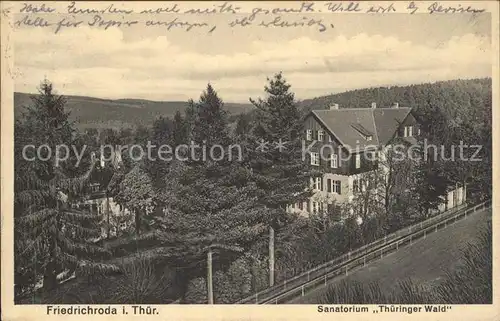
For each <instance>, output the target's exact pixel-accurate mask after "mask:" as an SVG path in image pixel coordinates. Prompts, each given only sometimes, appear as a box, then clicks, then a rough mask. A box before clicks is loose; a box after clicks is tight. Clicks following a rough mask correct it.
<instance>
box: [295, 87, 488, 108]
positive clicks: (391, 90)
mask: <svg viewBox="0 0 500 321" xmlns="http://www.w3.org/2000/svg"><path fill="white" fill-rule="evenodd" d="M485 98H489V99H490V100H491V78H483V79H470V80H450V81H442V82H436V83H429V84H421V85H409V86H392V87H377V88H366V89H356V90H352V91H346V92H343V93H338V94H332V95H327V96H321V97H317V98H313V99H306V100H303V101H302V102H301V105H302V106H303V107H304V108H305V109H306V110H312V109H327V108H328V106H329V105H330V104H332V103H337V104H339V105H340V106H339V107H340V108H363V107H366V108H369V107H370V106H371V103H372V102H376V103H377V106H378V107H389V106H391V105H392V104H393V103H394V102H398V103H399V105H400V106H406V107H414V108H418V107H419V106H422V105H423V104H428V103H430V102H437V103H440V104H442V107H443V108H444V109H446V110H448V111H450V112H451V113H452V114H455V113H457V112H459V110H460V109H466V108H471V107H478V106H479V105H480V104H481V103H482V102H483V100H484V99H485ZM484 103H487V102H486V101H484Z"/></svg>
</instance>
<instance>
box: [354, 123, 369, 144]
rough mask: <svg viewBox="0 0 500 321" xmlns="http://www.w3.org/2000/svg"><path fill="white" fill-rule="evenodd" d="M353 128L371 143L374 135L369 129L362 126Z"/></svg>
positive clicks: (355, 125) (356, 125) (358, 125)
mask: <svg viewBox="0 0 500 321" xmlns="http://www.w3.org/2000/svg"><path fill="white" fill-rule="evenodd" d="M351 126H352V128H354V129H355V130H356V131H357V132H358V134H360V135H361V136H362V137H363V138H364V139H365V140H366V141H371V140H372V138H373V133H372V132H370V131H369V130H368V129H366V128H365V127H363V125H361V124H352V125H351Z"/></svg>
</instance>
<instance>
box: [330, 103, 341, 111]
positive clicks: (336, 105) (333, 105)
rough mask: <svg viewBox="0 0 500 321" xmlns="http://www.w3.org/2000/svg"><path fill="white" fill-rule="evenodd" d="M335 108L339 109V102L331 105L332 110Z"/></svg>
mask: <svg viewBox="0 0 500 321" xmlns="http://www.w3.org/2000/svg"><path fill="white" fill-rule="evenodd" d="M335 109H339V104H331V105H330V110H335Z"/></svg>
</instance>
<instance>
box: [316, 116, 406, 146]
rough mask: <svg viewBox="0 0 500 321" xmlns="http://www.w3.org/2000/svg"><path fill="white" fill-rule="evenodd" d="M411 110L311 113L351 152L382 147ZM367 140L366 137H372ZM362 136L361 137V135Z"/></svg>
mask: <svg viewBox="0 0 500 321" xmlns="http://www.w3.org/2000/svg"><path fill="white" fill-rule="evenodd" d="M410 111H411V108H409V107H399V108H345V109H331V110H313V111H311V113H312V114H313V115H315V116H316V117H317V118H318V119H319V120H320V121H321V122H322V123H323V124H324V125H325V126H326V128H327V129H328V130H329V131H330V133H331V134H333V135H334V136H335V137H336V138H337V139H338V140H339V141H340V143H341V144H342V145H344V146H345V147H346V148H347V149H349V150H350V151H356V150H357V149H358V148H359V150H360V151H361V150H364V149H366V148H367V147H369V146H373V145H375V146H384V145H387V143H389V141H390V140H391V139H392V137H393V136H394V134H395V133H396V130H397V129H398V127H399V125H400V124H401V123H402V122H403V121H404V120H405V118H406V117H407V116H408V114H409V113H410ZM372 133H373V137H372V140H367V139H366V138H367V137H366V136H371V135H372ZM360 134H361V135H360Z"/></svg>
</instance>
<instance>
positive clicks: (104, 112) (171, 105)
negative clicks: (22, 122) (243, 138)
mask: <svg viewBox="0 0 500 321" xmlns="http://www.w3.org/2000/svg"><path fill="white" fill-rule="evenodd" d="M31 96H32V95H31V94H26V93H14V111H15V115H16V118H18V117H19V116H20V114H21V113H22V112H23V111H25V109H26V108H25V107H26V106H28V105H29V104H30V103H31V98H30V97H31ZM65 97H66V99H67V103H66V109H67V110H68V111H69V112H70V113H71V114H70V120H72V121H75V122H76V125H77V127H79V128H115V129H118V128H124V127H132V126H137V125H143V126H149V125H150V124H151V123H152V122H153V121H154V120H155V119H156V118H157V117H160V116H163V117H173V116H174V115H175V113H176V112H177V111H184V110H185V109H186V107H187V106H188V102H187V101H151V100H144V99H116V100H111V99H100V98H93V97H84V96H65ZM225 106H226V109H227V110H228V112H229V113H230V114H232V115H238V114H241V113H243V112H246V111H248V110H249V109H251V108H252V106H251V105H250V104H236V103H227V104H225Z"/></svg>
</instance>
